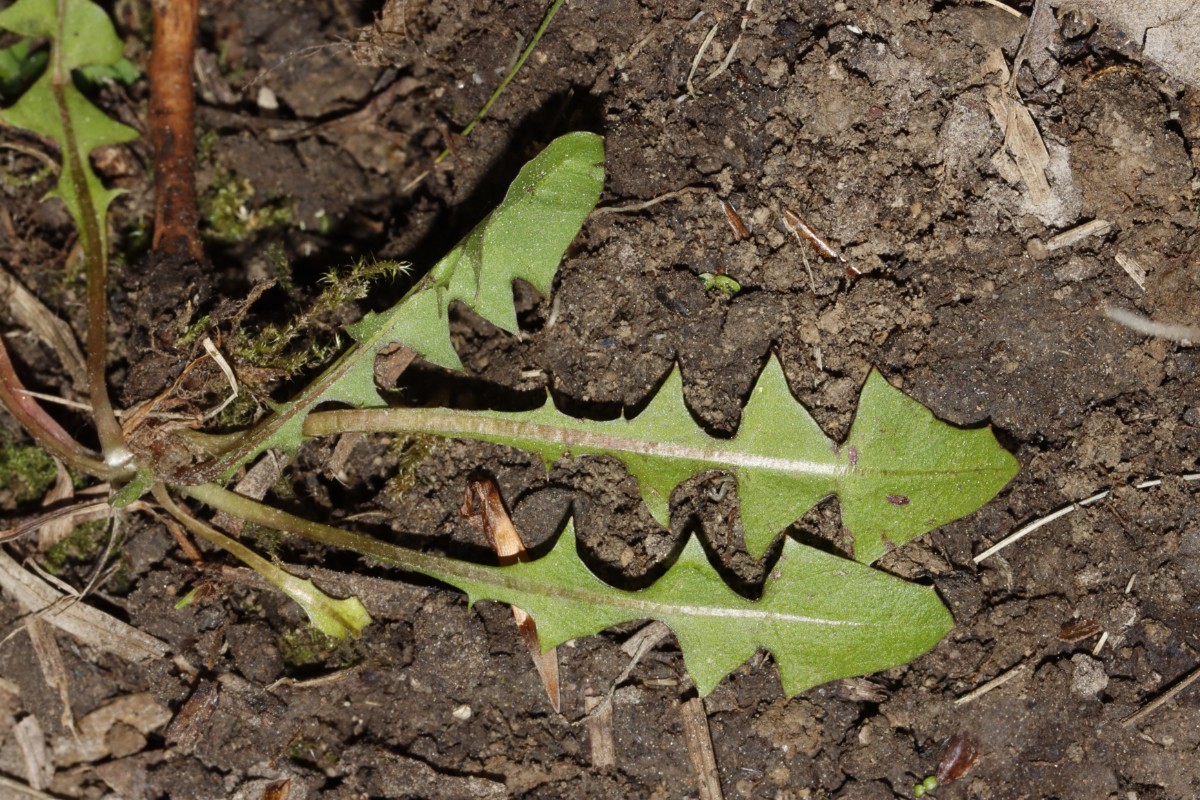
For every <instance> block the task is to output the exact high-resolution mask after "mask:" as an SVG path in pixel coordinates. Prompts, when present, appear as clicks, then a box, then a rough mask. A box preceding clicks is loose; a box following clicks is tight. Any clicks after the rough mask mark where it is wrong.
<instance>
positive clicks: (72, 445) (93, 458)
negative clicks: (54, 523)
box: [0, 341, 122, 480]
mask: <svg viewBox="0 0 1200 800" xmlns="http://www.w3.org/2000/svg"><path fill="white" fill-rule="evenodd" d="M0 405H3V406H4V408H5V409H6V410H7V411H8V413H10V414H12V415H13V416H14V417H16V418H17V421H18V422H20V423H21V426H22V427H24V428H25V430H27V431H28V432H29V435H30V436H32V437H33V438H34V439H36V440H37V442H38V444H40V445H41V446H42V447H45V448H46V449H47V450H49V451H50V452H51V453H53V454H54V455H56V456H58V457H59V458H61V459H62V460H63V461H65V462H66V463H68V464H70V465H71V466H73V467H75V468H76V469H80V470H83V471H84V472H88V473H90V474H92V475H95V476H96V477H99V478H102V479H106V480H107V479H111V478H114V477H120V476H121V474H122V473H121V471H120V470H118V469H115V468H113V467H110V466H108V465H107V464H105V463H104V462H103V461H102V460H100V457H99V455H98V454H96V453H95V452H93V451H91V450H89V449H88V448H86V447H84V446H83V445H82V444H80V443H79V442H77V441H75V439H73V438H72V437H71V435H70V434H69V433H67V432H66V431H65V430H63V428H62V426H61V425H59V424H58V422H56V421H55V420H54V418H53V417H51V416H50V415H49V414H47V413H46V411H45V410H44V409H43V408H42V407H41V406H40V405H39V404H38V403H37V401H36V400H34V399H33V398H32V397H30V396H29V394H28V393H27V392H26V391H25V386H24V384H22V383H21V379H20V378H19V377H17V373H16V370H14V369H13V365H12V362H11V361H9V359H8V350H7V349H6V348H5V347H4V343H3V341H0Z"/></svg>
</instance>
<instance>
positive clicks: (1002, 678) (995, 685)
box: [954, 661, 1026, 706]
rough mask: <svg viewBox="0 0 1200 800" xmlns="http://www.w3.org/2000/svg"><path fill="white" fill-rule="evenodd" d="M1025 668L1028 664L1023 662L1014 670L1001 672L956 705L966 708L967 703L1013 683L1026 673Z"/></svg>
mask: <svg viewBox="0 0 1200 800" xmlns="http://www.w3.org/2000/svg"><path fill="white" fill-rule="evenodd" d="M1025 667H1026V664H1025V662H1023V661H1022V662H1021V663H1020V664H1017V665H1016V666H1015V667H1013V668H1012V669H1010V670H1007V671H1006V672H1001V673H1000V674H999V675H997V676H996V677H994V678H992V679H991V680H990V681H988V682H987V683H985V684H983V685H982V686H978V687H976V688H974V689H972V690H971V691H969V692H967V693H966V694H964V695H963V696H962V697H960V698H958V699H957V700H955V701H954V705H956V706H965V705H966V704H967V703H972V702H974V701H976V700H978V699H979V698H981V697H983V696H984V695H985V694H987V693H988V692H990V691H992V690H993V689H999V688H1000V687H1001V686H1003V685H1004V684H1006V683H1008V682H1009V681H1011V680H1012V679H1013V678H1015V677H1017V676H1018V675H1020V674H1021V673H1023V672H1024V671H1025Z"/></svg>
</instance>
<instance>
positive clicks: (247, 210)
mask: <svg viewBox="0 0 1200 800" xmlns="http://www.w3.org/2000/svg"><path fill="white" fill-rule="evenodd" d="M255 195H256V191H255V189H254V184H253V183H251V182H250V181H249V179H247V178H241V179H239V178H238V177H237V176H236V175H234V174H233V173H232V172H229V171H226V170H222V171H220V172H218V174H217V180H216V181H215V182H214V183H213V186H212V188H211V189H210V190H209V191H208V192H206V193H205V194H204V197H203V198H201V201H200V213H201V219H202V222H203V225H204V234H205V235H206V236H207V237H208V238H210V239H214V240H216V241H218V242H224V243H227V244H236V243H238V242H242V241H245V240H246V239H247V238H249V237H250V236H251V235H252V234H255V233H257V232H258V231H263V230H268V229H270V228H283V227H287V226H289V225H291V224H292V222H293V221H294V220H295V214H294V213H293V212H292V207H291V204H290V203H289V202H288V201H287V200H286V199H282V198H272V197H267V198H266V199H265V200H264V201H262V202H260V203H257V204H256V203H255V202H254V200H255Z"/></svg>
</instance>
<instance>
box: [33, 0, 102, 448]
mask: <svg viewBox="0 0 1200 800" xmlns="http://www.w3.org/2000/svg"><path fill="white" fill-rule="evenodd" d="M65 20H66V3H65V2H63V0H59V3H58V40H59V42H60V44H59V46H57V47H55V48H54V54H55V55H54V68H53V69H54V71H53V73H52V74H51V80H50V88H51V91H52V92H53V94H54V101H55V105H57V106H58V112H59V117H60V121H61V123H62V131H63V145H64V146H63V173H64V178H65V179H66V180H67V181H69V182H70V183H71V191H72V192H73V193H74V195H75V198H76V199H77V201H78V203H79V210H80V220H79V235H80V237H81V240H82V241H81V244H82V245H83V253H84V263H85V269H86V273H87V286H88V293H87V310H88V330H87V375H88V400H89V401H90V402H91V406H92V415H93V418H94V420H95V423H96V433H97V435H98V436H99V437H100V447H101V449H102V450H103V451H104V454H105V456H106V457H107V456H110V455H113V456H115V457H119V455H120V454H122V453H124V452H125V440H124V437H122V435H121V426H120V425H119V424H117V417H116V415H115V414H114V413H113V407H112V400H110V399H109V396H108V384H107V366H108V237H107V236H106V235H105V233H106V232H105V230H104V229H103V227H102V226H101V225H100V223H98V222H97V217H96V206H95V200H94V198H93V197H92V193H91V190H90V189H89V188H88V184H87V178H86V174H87V168H88V167H87V154H86V153H83V152H81V151H80V147H79V140H78V137H77V135H76V132H75V128H74V124H73V120H72V118H71V114H70V113H69V112H68V110H67V96H66V88H65V87H66V86H67V85H68V84H69V82H70V81H71V75H70V71H69V70H68V69H67V68H66V66H65V64H64V63H63V50H64V47H63V45H62V44H61V43H62V42H63V41H64V38H65V31H64V25H65ZM9 366H10V369H11V365H9ZM14 377H15V376H14ZM60 430H61V429H60ZM68 438H70V437H68ZM55 454H56V455H58V453H57V452H56V453H55Z"/></svg>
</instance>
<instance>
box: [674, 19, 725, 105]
mask: <svg viewBox="0 0 1200 800" xmlns="http://www.w3.org/2000/svg"><path fill="white" fill-rule="evenodd" d="M719 27H721V23H720V22H714V23H713V26H712V28H711V29H710V30H709V32H708V35H707V36H705V37H704V41H703V42H701V43H700V49H699V50H697V51H696V57H695V58H693V59H692V68H691V70H689V71H688V76H687V82H686V85H687V95H686V97H695V96H696V87H695V86H694V85H692V78H694V77H696V70H697V69H699V68H700V60H701V59H703V58H704V54H705V53H706V52H708V48H709V45H711V44H712V40H713V37H714V36H716V35H717V28H719ZM684 99H685V98H684V97H680V98H678V99H676V101H675V102H677V103H678V102H680V101H681V100H684Z"/></svg>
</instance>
